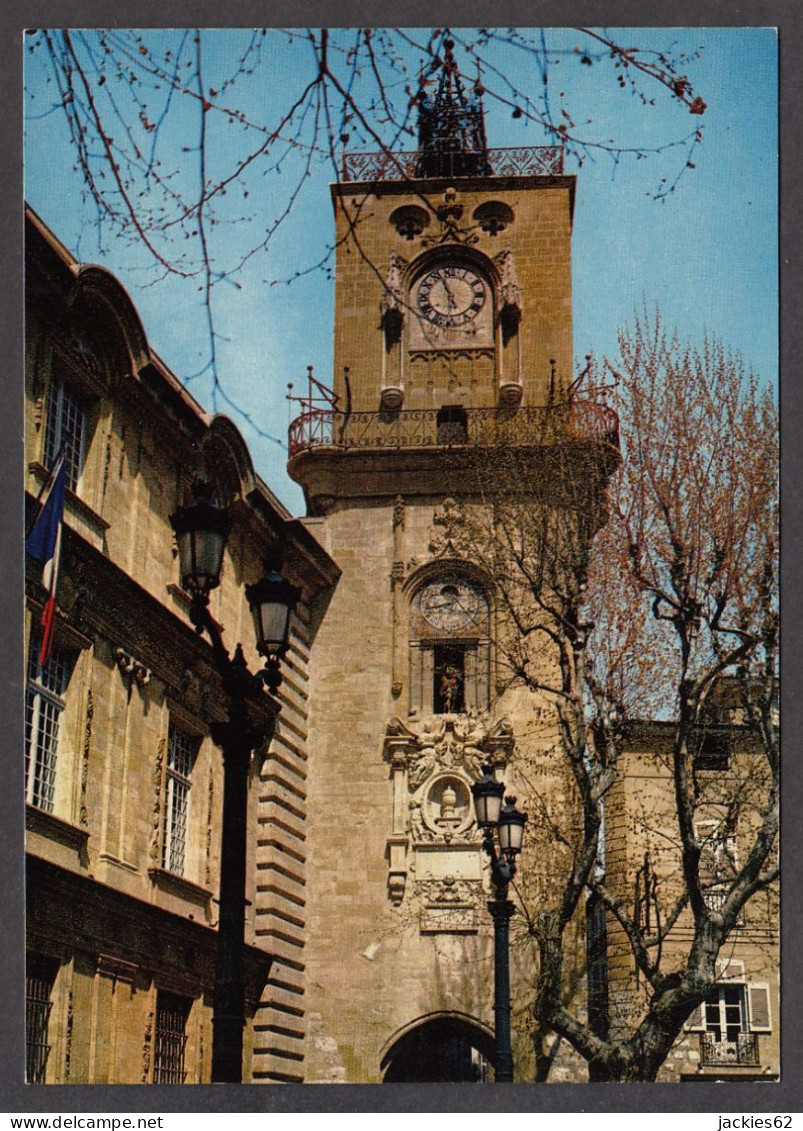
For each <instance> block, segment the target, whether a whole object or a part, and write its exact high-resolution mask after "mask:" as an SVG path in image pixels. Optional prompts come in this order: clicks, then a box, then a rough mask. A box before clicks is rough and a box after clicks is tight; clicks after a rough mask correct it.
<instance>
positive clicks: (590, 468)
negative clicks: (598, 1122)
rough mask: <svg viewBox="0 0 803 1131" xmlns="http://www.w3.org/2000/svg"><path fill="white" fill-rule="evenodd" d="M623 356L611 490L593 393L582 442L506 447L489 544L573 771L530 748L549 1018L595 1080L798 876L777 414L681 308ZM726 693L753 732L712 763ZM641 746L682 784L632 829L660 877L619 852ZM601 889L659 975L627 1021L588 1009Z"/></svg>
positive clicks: (648, 1051) (540, 990)
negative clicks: (591, 917) (583, 935)
mask: <svg viewBox="0 0 803 1131" xmlns="http://www.w3.org/2000/svg"><path fill="white" fill-rule="evenodd" d="M604 370H605V372H604V377H603V376H602V375H601V376H600V380H603V379H604V380H606V381H607V383H608V386H609V388H608V392H607V397H608V399H609V402H610V404H613V405H615V407H616V409H617V411H618V415H619V422H620V441H621V466H620V467H619V469H618V471H616V472H614V474H613V475H612V477H611V479H610V482H609V484H608V486H607V488H606V483H605V479H606V476H607V475H608V474H609V473H610V472H611V469H612V467H613V464H612V463H611V456H610V453H608V454H607V455H605V454H603V455H601V456H600V455H599V454H598V455H597V456H593V455H592V454H590V453H591V450H592V449H593V448H594V445H593V444H592V445H588V444H584V443H582V442H580V443H578V442H577V436H576V435H574V436H572V434H571V433H572V424H571V422H572V420H575V419H577V416H578V413H579V410H580V407H581V402H576V403H575V405H574V406H573V408H572V409H571V410H570V415H569V417H568V421H569V424H568V432H569V439H568V441H567V442H562V443H561V442H553V443H552V444H551V445H549V444H545V445H544V448H545V449H546V450H547V455H546V456H544V457H543V459H542V461H541V462H540V463H539V462H537V461H536V462H533V459H532V455H531V454H528V455H526V456H524V455H522V453H521V452H517V451H516V450H515V448H513V447H510V448H508V449H506V450H504V451H499V452H494V456H493V459H494V478H493V486H492V488H491V489H490V490H489V494H488V504H489V505H488V514H489V516H491V517H489V519H488V520H487V521H477V522H476V523H475V524H474V526H473V528H472V531H471V540H472V541H473V547H472V549H473V552H474V553H475V554H480V555H481V556H482V559H483V560H492V561H493V570H494V578H495V581H496V584H497V590H498V594H499V598H500V601H501V604H502V607H503V610H504V615H503V618H502V620H503V624H504V625H505V627H504V628H503V629H502V630H501V633H500V636H499V639H498V641H497V647H498V649H499V650H500V651H501V653H502V655H503V656H504V658H505V662H506V664H507V668H508V671H509V678H510V680H511V682H512V683H518V684H521V685H524V686H526V687H528V688H530V689H531V690H532V691H533V692H535V693H537V694H536V698H534V702H535V703H537V704H538V707H537V708H536V710H535V716H534V721H533V736H532V737H533V738H534V739H536V740H537V741H538V742H540V743H541V746H542V748H544V747H545V744H546V747H545V748H546V753H545V755H544V758H543V765H544V766H549V767H550V768H549V769H548V770H543V767H542V769H541V770H540V771H538V772H533V770H532V765H530V767H529V768H528V765H527V763H526V761H525V762H524V763H523V765H522V767H521V773H522V774H523V775H524V776H526V775H527V774H528V773H530V774H531V777H532V780H531V787H532V788H531V793H530V797H529V798H528V801H527V804H528V806H529V807H530V811H531V827H533V829H534V834H533V835H534V837H535V839H536V841H537V842H538V843H537V844H536V846H535V848H534V849H533V853H532V856H533V859H534V860H536V861H538V860H539V859H540V860H541V863H542V865H543V867H542V868H541V871H540V872H539V870H538V865H537V864H536V866H535V868H534V869H533V871H534V872H535V873H536V874H535V875H532V876H531V877H530V878H529V880H527V878H526V876H523V877H522V888H521V896H522V902H523V908H524V910H525V912H526V916H527V921H528V929H529V932H530V935H531V937H532V938H533V939H534V941H535V944H536V950H537V954H538V974H537V980H536V990H535V998H534V1015H535V1019H536V1022H537V1025H538V1026H539V1027H540V1031H541V1036H542V1037H543V1036H544V1034H546V1033H548V1032H551V1033H552V1034H557V1036H558V1037H559V1038H561V1039H562V1040H563V1041H566V1042H568V1043H569V1044H570V1045H571V1046H572V1047H573V1048H574V1049H575V1050H576V1051H577V1052H579V1053H580V1054H581V1055H582V1056H583V1057H584V1058H585V1059H586V1061H587V1062H588V1064H589V1068H590V1073H591V1077H592V1079H598V1080H618V1081H626V1080H647V1081H648V1080H654V1079H655V1078H656V1075H657V1073H658V1071H659V1069H660V1067H661V1065H662V1064H663V1063H664V1061H665V1059H666V1057H667V1055H668V1053H669V1051H670V1049H671V1048H672V1046H673V1044H674V1042H675V1041H676V1040H677V1038H678V1036H679V1034H680V1033H681V1032H682V1029H683V1025H684V1023H685V1022H686V1021H687V1019H688V1018H689V1016H690V1015H691V1013H692V1011H693V1010H694V1009H695V1008H696V1007H698V1006H699V1005H700V1003H702V1002H703V1001H704V1000H705V998H706V996H707V995H709V994H710V992H711V991H712V989H713V987H714V985H715V982H716V978H717V960H718V956H719V955H720V954H722V953H725V949H724V948H726V944H728V941H729V940H730V939H732V936H733V932H734V930H735V929H736V928H737V926H739V924H740V923H741V921H742V916H743V914H744V909H745V907H746V905H748V904H749V902H750V901H751V900H754V899H755V898H756V897H757V896H759V895H760V894H761V893H764V894H766V893H767V892H770V891H774V888H775V883H776V880H777V878H778V867H777V860H776V847H777V836H778V785H779V764H778V731H777V713H776V699H775V696H776V687H777V669H778V644H779V633H778V604H777V600H778V598H777V583H778V494H777V442H778V420H777V412H776V406H775V402H774V399H773V397H772V395H771V393H770V392H769V391H767V390H762V389H761V388H760V386H759V384H758V382H757V380H756V378H755V377H754V376H753V375H752V374H750V373H746V372H745V370H744V367H743V365H742V364H741V362H740V361H739V359H738V358H734V357H733V356H731V355H730V354H729V353H728V352H727V350H726V349H725V348H724V347H723V346H722V345H721V343H719V342H717V341H707V342H706V343H705V344H704V345H703V347H702V348H700V349H697V348H695V347H693V346H686V345H682V344H681V343H680V341H679V340H678V338H677V337H675V336H671V335H668V334H667V333H666V332H665V330H664V328H663V326H662V325H661V322H660V319H659V318H658V317H649V316H640V317H637V318H636V320H635V322H634V325H633V328H632V329H630V330H627V331H624V332H623V333H621V334H620V357H618V358H617V359H616V360H615V361H606V362H605V363H604ZM586 379H587V380H588V381H589V382H592V383H593V379H594V366H593V365H592V364H590V363H589V366H588V369H587V371H586ZM544 439H545V440H549V439H552V440H558V437H557V435H556V436H555V437H546V436H545V437H544ZM478 470H479V471H482V468H481V467H480V466H479V465H478ZM487 470H488V469H487V467H486V468H485V471H486V472H487ZM480 478H482V476H480ZM485 481H486V483H487V482H488V477H487V476H485ZM723 713H724V716H726V717H727V718H728V719H729V720H731V721H733V720H736V722H737V724H738V725H737V726H736V727H735V732H736V733H737V734H738V736H739V739H738V741H739V749H738V752H737V753H736V754H735V755H734V757H733V759H732V764H731V766H730V769H729V772H728V773H725V774H716V773H714V774H706V773H704V772H703V771H702V770H701V768H700V767H701V765H702V764H703V763H701V761H700V759H699V753H700V745H701V741H702V740H703V737H704V736H705V735H706V734H708V733H709V732H710V730H711V727H712V726H713V725H715V723H716V720H717V718H721V717H722V716H723ZM656 735H657V737H656ZM638 751H642V752H644V756H645V757H647V758H649V759H650V761H651V763H652V764H653V765H654V766H655V773H656V776H657V779H660V780H662V781H663V785H662V786H660V787H659V788H658V789H657V792H656V794H655V797H656V801H655V804H654V806H653V809H652V811H650V809H649V807H648V806H645V807H644V810H643V812H642V813H641V815H640V816H639V815H636V818H634V822H633V827H632V829H631V831H630V835H631V837H640V838H641V842H640V843H641V846H642V850H643V853H644V854H646V861H645V864H644V869H643V874H641V875H640V886H639V883H638V880H637V877H636V876H635V874H634V872H635V869H633V868H631V870H630V871H627V870H625V871H624V872H622V871H621V870H620V871H619V872H617V870H616V868H614V867H613V866H612V865H611V866H610V867H606V863H605V860H604V857H603V856H602V855H601V846H602V845H603V842H604V822H605V813H606V805H607V804H608V802H609V801H610V799H611V798H612V797H613V796H614V795H615V791H616V788H617V783H618V782H620V781H621V778H622V775H623V774H625V773H626V772H627V767H628V764H629V763H628V759H629V758H630V757H631V756H632V754H633V753H634V752H638ZM541 772H545V773H548V774H550V775H551V776H552V779H553V780H552V784H551V787H550V788H548V789H544V788H539V780H541V779H539V776H538V774H539V773H541ZM560 775H563V784H562V785H561V786H560V788H558V789H556V787H555V783H556V781H557V778H558V777H559V776H560ZM556 796H557V798H559V799H560V798H562V801H560V800H556ZM712 818H715V819H714V820H712ZM713 825H716V829H714V828H713ZM659 839H660V845H659V848H658V849H657V850H656V849H655V845H656V843H657V841H658V840H659ZM737 841H738V843H739V845H740V848H739V852H738V854H737V853H736V852H735V851H731V850H730V848H729V847H728V846H729V845H731V844H736V842H737ZM722 845H724V846H725V847H724V854H723V853H720V855H719V857H718V858H717V859H715V853H714V849H715V847H716V846H722ZM638 858H639V859H641V858H642V852H641V851H640V853H639V854H638ZM639 871H640V873H641V871H642V870H641V869H640V870H639ZM541 872H543V874H541ZM634 884H635V888H634ZM714 892H715V893H716V898H715V899H714V898H712V893H714ZM634 896H635V898H634ZM589 898H594V899H596V900H598V901H601V903H602V905H603V906H604V908H605V911H606V913H607V917H608V921H609V923H610V924H611V928H612V933H613V934H615V935H617V936H618V938H619V939H620V940H621V941H623V943H624V944H625V945H626V946H628V947H629V950H630V953H631V955H632V962H633V963H634V965H635V968H636V969H637V971H638V983H639V986H640V987H641V988H640V991H639V992H638V993H635V994H631V997H630V1001H629V1005H628V1006H627V1008H624V1009H623V1010H622V1011H621V1013H620V1015H619V1016H617V1017H616V1018H614V1022H615V1023H614V1024H612V1025H611V1027H610V1032H609V1034H608V1036H607V1037H606V1036H604V1035H600V1034H599V1032H596V1031H594V1027H593V1026H592V1025H590V1024H589V1022H588V1021H587V1020H586V1019H584V1014H583V1013H582V1012H578V1011H577V1010H576V1009H575V1008H574V1003H575V1002H576V997H574V999H573V988H574V987H575V986H576V984H577V976H578V971H577V969H576V968H575V967H576V963H577V957H576V949H577V938H576V931H577V923H578V919H579V918H580V917H581V916H582V913H583V911H584V908H585V906H586V900H587V899H589ZM645 909H646V912H647V913H646V914H645V913H644V912H645ZM680 926H683V928H684V931H683V932H682V933H680V934H679V933H678V927H680ZM679 937H681V938H683V939H687V940H690V941H688V942H686V943H683V944H679V943H678V941H677V940H678V938H679ZM544 1047H545V1048H546V1046H544ZM544 1056H545V1057H547V1059H548V1054H547V1053H546V1052H545V1053H544Z"/></svg>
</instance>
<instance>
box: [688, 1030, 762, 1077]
mask: <svg viewBox="0 0 803 1131" xmlns="http://www.w3.org/2000/svg"><path fill="white" fill-rule="evenodd" d="M700 1063H701V1064H704V1065H706V1066H714V1067H717V1068H721V1067H722V1066H724V1065H729V1064H738V1065H743V1064H746V1065H756V1064H758V1063H759V1059H758V1037H757V1036H756V1034H755V1033H739V1034H738V1035H737V1037H736V1040H735V1041H718V1040H717V1039H716V1036H715V1034H714V1033H701V1034H700Z"/></svg>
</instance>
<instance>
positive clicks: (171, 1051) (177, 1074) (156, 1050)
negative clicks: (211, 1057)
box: [152, 989, 193, 1084]
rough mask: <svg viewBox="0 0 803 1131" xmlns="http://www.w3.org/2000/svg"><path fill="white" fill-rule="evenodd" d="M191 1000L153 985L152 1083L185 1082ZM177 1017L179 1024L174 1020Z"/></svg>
mask: <svg viewBox="0 0 803 1131" xmlns="http://www.w3.org/2000/svg"><path fill="white" fill-rule="evenodd" d="M192 1006H193V1000H192V998H189V997H185V996H183V995H182V994H176V993H172V992H171V991H169V990H162V989H157V991H156V1009H155V1011H154V1026H153V1038H154V1045H153V1078H152V1083H154V1084H185V1083H186V1081H187V1067H186V1053H187V1040H188V1037H189V1034H188V1032H187V1027H188V1024H189V1019H190V1013H191V1012H192ZM177 1019H180V1020H181V1024H180V1025H179V1024H176V1021H177Z"/></svg>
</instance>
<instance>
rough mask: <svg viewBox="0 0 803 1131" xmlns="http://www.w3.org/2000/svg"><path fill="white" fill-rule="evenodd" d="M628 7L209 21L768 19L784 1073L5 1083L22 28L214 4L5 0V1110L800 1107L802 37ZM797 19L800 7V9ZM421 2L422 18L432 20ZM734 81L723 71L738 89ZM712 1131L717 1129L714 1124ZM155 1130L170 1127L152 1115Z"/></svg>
mask: <svg viewBox="0 0 803 1131" xmlns="http://www.w3.org/2000/svg"><path fill="white" fill-rule="evenodd" d="M652 7H653V6H652V5H649V4H645V3H644V0H617V2H616V3H613V2H611V0H575V2H574V3H573V4H572V5H571V7H569V8H567V5H566V3H565V0H541V2H540V3H539V4H538V6H537V8H535V6H534V5H533V4H532V0H459V2H458V0H440V2H439V3H438V5H437V7H436V8H434V9H433V5H432V3H431V0H405V2H404V3H400V4H398V5H396V6H395V7H394V8H393V9H390V8H388V7H386V6H385V5H383V4H381V2H380V0H295V2H292V0H271V3H270V5H269V6H266V3H265V0H229V3H228V4H227V5H226V7H225V16H226V19H225V26H227V27H236V26H246V27H250V26H262V25H263V24H264V22H265V18H266V16H267V15H269V18H270V22H271V24H273V25H274V26H281V25H285V26H299V25H301V24H304V25H306V24H314V25H321V24H323V25H326V24H329V25H330V26H340V27H351V26H357V25H362V24H374V25H377V26H381V25H386V24H390V23H394V24H401V25H406V26H408V27H412V26H418V27H428V26H432V25H433V24H446V23H448V24H451V25H453V26H455V27H458V26H463V27H467V26H477V25H480V26H482V25H491V26H517V25H522V26H526V25H533V24H536V23H537V24H544V26H550V25H552V26H563V25H566V24H568V23H569V22H573V23H577V24H580V23H583V24H588V25H603V26H604V25H606V24H609V25H611V26H632V27H639V26H641V27H644V26H655V27H660V26H668V27H672V26H674V27H694V26H714V25H720V26H754V27H777V28H778V29H779V36H780V74H781V89H780V96H781V217H780V221H781V225H780V249H781V252H780V257H781V264H780V268H781V312H782V322H781V329H782V334H781V363H782V364H781V373H782V378H781V413H782V414H781V421H782V438H783V443H782V461H781V462H782V484H783V486H784V488H785V490H783V493H782V514H783V528H782V529H783V568H782V586H783V587H782V594H783V614H784V629H783V666H782V675H783V683H782V706H783V713H784V725H785V735H786V740H785V742H784V744H783V748H784V796H783V806H782V816H783V826H782V827H783V840H782V845H783V875H784V888H783V891H784V904H783V906H784V912H783V929H782V966H783V969H782V978H783V982H782V987H783V988H782V1002H781V1014H782V1026H783V1028H782V1079H781V1082H780V1083H772V1082H767V1083H744V1084H734V1085H727V1086H726V1085H722V1084H713V1083H711V1084H709V1083H699V1084H696V1085H695V1086H691V1085H689V1084H627V1085H619V1084H552V1085H548V1086H543V1085H526V1084H517V1085H513V1086H511V1087H506V1088H505V1089H504V1091H500V1090H499V1089H495V1088H494V1087H490V1088H472V1087H469V1086H466V1085H406V1084H396V1085H393V1086H382V1085H365V1084H359V1085H356V1084H355V1085H323V1084H314V1085H282V1086H266V1085H224V1084H219V1085H198V1086H193V1087H185V1088H176V1087H158V1086H157V1087H153V1086H151V1087H148V1086H144V1087H143V1086H135V1085H131V1086H122V1085H116V1086H115V1085H108V1086H107V1085H98V1084H93V1085H48V1086H46V1087H27V1086H26V1085H24V1084H22V1083H21V1082H19V1080H18V1079H17V1078H16V1076H15V1068H16V1067H17V1066H19V1065H22V1064H23V1063H24V1060H23V1047H24V1041H23V1019H24V1009H23V987H24V979H23V965H22V957H23V952H24V948H23V933H22V932H23V926H22V924H23V909H24V897H23V886H22V876H23V867H22V863H23V855H22V844H23V820H22V818H23V806H22V805H21V804H20V799H21V797H22V786H21V770H20V771H17V770H16V767H17V766H21V761H22V760H21V759H20V758H18V755H17V752H18V751H19V750H20V749H21V748H22V711H21V710H20V704H21V703H22V683H23V680H22V639H23V636H22V599H21V595H22V593H23V578H22V567H23V556H22V546H21V539H18V533H19V532H21V530H22V491H21V489H20V487H21V484H20V479H21V469H22V467H23V462H22V460H23V452H22V393H23V384H22V381H21V380H20V375H21V374H22V372H23V336H22V317H21V311H22V302H21V296H22V287H21V281H22V207H21V205H22V178H21V168H22V164H21V137H22V129H21V89H22V30H23V28H26V27H28V28H32V27H38V26H44V27H47V26H65V25H66V26H71V27H76V26H98V25H101V26H102V25H104V24H112V23H113V24H115V25H117V26H123V27H168V26H185V25H186V24H190V25H195V24H200V25H201V26H206V27H216V26H221V24H222V21H221V20H220V15H221V11H222V9H221V7H220V3H219V0H194V2H192V3H190V2H189V0H178V2H174V3H172V4H170V5H165V4H164V2H163V0H137V3H131V0H118V2H117V3H115V4H111V3H104V2H103V0H72V3H70V5H69V6H67V5H66V4H63V3H61V4H60V3H58V2H57V0H39V2H34V3H30V4H23V3H20V2H19V0H10V2H8V0H7V3H6V5H5V7H4V8H3V10H2V12H1V13H0V34H2V47H3V55H2V66H0V93H1V94H2V106H3V113H2V114H1V115H0V153H1V154H2V162H0V165H1V166H2V167H1V168H0V178H2V179H1V180H0V186H1V190H2V202H3V204H4V205H5V207H4V208H3V209H2V210H0V257H1V258H0V262H2V264H3V267H4V273H7V274H9V275H10V276H11V278H12V279H13V280H14V281H15V282H16V283H17V284H18V287H17V288H16V291H15V290H14V288H13V287H11V286H9V285H8V284H7V291H10V292H11V293H15V294H16V300H12V301H11V302H6V303H4V305H3V308H2V312H0V332H2V358H3V360H4V372H3V374H2V380H3V386H2V387H3V389H4V392H5V398H4V404H3V411H2V419H1V420H0V469H2V472H3V484H4V489H3V490H2V491H0V531H2V532H3V535H4V543H3V549H2V554H1V556H0V564H1V565H2V571H3V572H2V581H0V623H2V624H3V625H4V627H5V630H6V641H5V647H4V650H3V661H2V676H3V678H2V681H0V710H2V715H0V717H2V718H3V719H4V721H5V725H4V732H5V734H6V743H5V744H4V751H3V753H4V755H5V758H6V764H5V773H4V779H3V780H4V781H5V782H7V783H8V788H4V789H3V790H2V791H0V885H1V886H0V891H2V905H0V947H1V948H2V949H1V950H0V953H1V954H2V955H3V960H2V963H0V1004H1V1005H2V1006H3V1019H4V1021H3V1056H2V1065H1V1066H0V1108H2V1110H3V1112H6V1113H9V1112H13V1113H36V1112H45V1113H52V1114H58V1113H62V1114H65V1115H66V1114H91V1113H92V1114H102V1113H104V1112H123V1113H125V1112H137V1113H149V1112H151V1113H164V1114H169V1113H171V1112H217V1111H225V1112H234V1113H245V1112H260V1111H265V1112H301V1111H305V1112H316V1113H329V1112H353V1113H358V1112H370V1113H376V1112H384V1111H400V1112H421V1111H431V1112H450V1113H451V1112H454V1113H457V1112H514V1111H530V1112H541V1111H543V1112H555V1113H558V1112H588V1113H592V1112H609V1113H610V1112H612V1113H615V1112H620V1111H621V1112H649V1111H661V1112H685V1111H695V1112H712V1113H719V1112H721V1113H723V1114H735V1113H739V1114H742V1113H745V1114H749V1113H751V1112H752V1113H757V1114H763V1113H773V1114H775V1113H797V1112H803V1080H801V1076H802V1075H803V1073H801V1067H803V1065H802V1064H801V1049H803V1010H802V1009H801V1005H802V1004H803V999H802V998H801V981H803V970H801V952H803V947H801V946H800V945H797V935H798V929H799V928H800V926H801V925H803V914H802V913H801V910H802V909H801V900H802V899H803V853H802V852H800V851H799V840H798V826H797V823H796V820H795V816H796V813H797V812H798V811H799V810H800V808H801V807H802V806H803V788H801V777H802V771H801V762H800V759H799V758H798V757H797V756H796V755H797V751H796V749H795V747H796V742H795V739H796V738H797V737H798V736H799V735H800V734H801V733H803V725H802V721H801V712H803V696H801V695H799V694H796V691H797V688H796V686H795V684H796V679H795V677H796V674H797V672H798V671H799V670H800V667H801V660H803V655H801V653H802V652H803V647H801V644H800V641H799V640H798V639H797V632H796V630H797V629H798V628H799V626H800V624H801V615H802V613H803V610H801V591H800V590H801V587H800V586H797V587H796V586H795V579H796V578H795V566H796V563H797V561H799V560H800V557H801V554H800V550H801V523H800V510H799V508H798V507H797V506H796V505H795V504H796V501H797V500H796V486H797V484H798V483H799V482H800V478H801V463H803V455H802V454H801V452H802V451H803V441H800V440H799V439H798V437H799V436H800V435H803V396H801V390H800V384H799V380H800V379H799V378H798V374H797V372H796V368H795V363H796V361H797V359H798V358H799V357H800V356H801V348H800V344H801V343H800V338H801V330H800V324H799V323H796V322H795V320H794V314H793V311H794V310H795V308H796V307H797V305H798V303H799V300H800V293H801V292H800V281H801V256H800V252H801V248H802V247H803V240H801V227H803V208H801V204H800V193H801V164H803V162H802V161H801V154H800V152H799V150H798V146H797V145H796V139H800V138H803V122H802V121H801V118H803V114H801V102H803V98H802V97H801V95H803V89H802V87H803V81H802V79H801V76H803V62H801V60H803V35H801V23H803V21H802V20H801V19H800V17H798V19H797V21H796V20H795V18H794V16H795V10H796V6H795V3H794V0H745V2H739V0H736V2H734V0H672V2H671V3H670V4H665V5H662V7H661V10H660V12H658V11H653V10H652ZM797 11H798V12H799V11H800V9H799V8H798V9H797ZM433 12H434V14H433ZM741 77H742V76H740V75H738V74H736V75H733V76H732V78H733V81H734V82H739V81H741ZM715 1119H716V1115H713V1116H712V1123H711V1126H712V1128H713V1129H714V1131H716V1128H717V1127H718V1120H717V1122H716V1123H714V1122H713V1120H715ZM167 1123H168V1125H169V1120H168V1121H167Z"/></svg>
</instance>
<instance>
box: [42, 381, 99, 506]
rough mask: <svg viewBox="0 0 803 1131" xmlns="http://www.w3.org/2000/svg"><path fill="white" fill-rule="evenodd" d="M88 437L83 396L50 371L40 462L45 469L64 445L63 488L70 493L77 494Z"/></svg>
mask: <svg viewBox="0 0 803 1131" xmlns="http://www.w3.org/2000/svg"><path fill="white" fill-rule="evenodd" d="M73 422H75V423H77V425H78V427H77V428H75V429H73V428H72V427H71V425H72V423H73ZM76 432H77V435H76V434H75V433H76ZM88 436H89V411H88V408H87V404H86V399H85V398H84V397H83V396H82V395H81V394H80V392H77V391H76V388H75V385H74V384H73V383H72V382H70V381H69V380H68V379H67V378H66V377H65V376H63V375H62V374H60V373H59V374H54V375H53V376H52V378H51V381H50V386H49V388H48V392H47V409H46V413H45V435H44V451H43V456H44V465H45V467H46V468H51V467H53V465H54V463H55V461H56V458H57V456H58V454H59V452H60V451H61V449H62V446H66V462H67V487H68V488H69V490H70V491H72V492H73V493H78V491H79V488H80V486H81V480H82V476H83V473H84V468H85V465H86V455H87V447H88V443H87V441H88Z"/></svg>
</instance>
